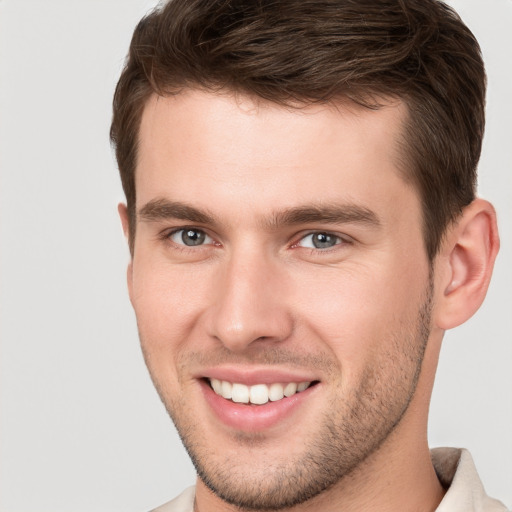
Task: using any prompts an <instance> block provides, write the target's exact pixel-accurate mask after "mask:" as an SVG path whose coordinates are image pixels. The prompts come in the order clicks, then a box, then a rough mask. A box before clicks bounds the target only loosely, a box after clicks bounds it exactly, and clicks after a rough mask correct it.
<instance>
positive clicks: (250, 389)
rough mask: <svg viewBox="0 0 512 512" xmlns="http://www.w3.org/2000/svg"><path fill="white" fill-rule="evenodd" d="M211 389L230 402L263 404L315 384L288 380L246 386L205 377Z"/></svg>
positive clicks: (286, 396)
mask: <svg viewBox="0 0 512 512" xmlns="http://www.w3.org/2000/svg"><path fill="white" fill-rule="evenodd" d="M206 380H207V382H208V383H209V384H210V387H211V388H212V389H213V391H214V392H215V393H216V394H217V395H219V396H221V397H222V398H225V399H226V400H231V401H232V402H235V403H239V404H253V405H264V404H266V403H267V402H269V401H270V402H277V401H279V400H282V399H283V398H289V397H291V396H293V395H295V394H297V393H301V392H302V391H305V390H306V389H308V388H309V387H311V386H313V385H315V384H317V382H318V381H313V382H288V383H286V384H282V383H279V382H276V383H274V384H255V385H253V386H247V385H245V384H240V383H237V382H229V381H226V380H219V379H213V378H211V379H206Z"/></svg>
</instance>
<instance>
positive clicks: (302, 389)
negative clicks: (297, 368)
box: [297, 382, 310, 393]
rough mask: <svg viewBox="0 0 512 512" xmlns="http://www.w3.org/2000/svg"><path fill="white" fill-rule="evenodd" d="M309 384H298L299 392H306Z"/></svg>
mask: <svg viewBox="0 0 512 512" xmlns="http://www.w3.org/2000/svg"><path fill="white" fill-rule="evenodd" d="M309 384H310V383H309V382H300V383H299V384H297V392H298V393H300V392H301V391H305V390H306V389H308V387H309Z"/></svg>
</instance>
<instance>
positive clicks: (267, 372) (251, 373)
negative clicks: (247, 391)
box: [197, 366, 320, 386]
mask: <svg viewBox="0 0 512 512" xmlns="http://www.w3.org/2000/svg"><path fill="white" fill-rule="evenodd" d="M197 378H199V379H218V380H223V381H228V382H231V383H234V382H236V383H239V384H245V385H246V386H254V385H256V384H274V383H276V382H279V383H288V382H297V383H299V382H313V381H318V380H320V379H319V378H318V376H317V375H313V374H312V373H311V372H308V371H306V370H301V371H297V370H289V369H283V368H269V367H266V368H253V367H246V368H243V367H227V366H218V367H214V368H208V369H205V370H204V371H202V372H201V373H200V374H198V375H197Z"/></svg>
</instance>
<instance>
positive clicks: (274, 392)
mask: <svg viewBox="0 0 512 512" xmlns="http://www.w3.org/2000/svg"><path fill="white" fill-rule="evenodd" d="M268 398H269V400H271V401H272V402H276V401H277V400H281V398H284V390H283V386H282V384H272V385H271V386H270V388H269V390H268Z"/></svg>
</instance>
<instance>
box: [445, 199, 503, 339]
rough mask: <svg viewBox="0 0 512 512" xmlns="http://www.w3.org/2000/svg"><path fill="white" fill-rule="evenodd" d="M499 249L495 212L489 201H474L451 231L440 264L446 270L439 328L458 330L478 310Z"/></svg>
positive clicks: (450, 228) (446, 238)
mask: <svg viewBox="0 0 512 512" xmlns="http://www.w3.org/2000/svg"><path fill="white" fill-rule="evenodd" d="M498 249H499V237H498V228H497V223H496V212H495V210H494V208H493V206H492V205H491V204H490V203H489V202H488V201H484V200H483V199H475V200H474V201H473V202H472V203H471V204H470V205H469V206H467V207H466V208H465V209H464V211H463V214H462V216H461V217H460V218H459V219H458V221H457V222H456V223H455V224H454V225H453V226H452V227H449V228H448V233H447V235H446V237H445V241H444V243H443V247H442V249H441V254H440V256H439V259H438V262H437V263H438V264H439V265H441V266H442V267H443V268H442V269H441V272H440V275H442V276H443V277H442V280H441V282H440V283H439V285H440V293H439V295H438V298H437V302H438V304H437V307H436V318H435V320H436V324H437V326H438V327H440V328H442V329H445V330H446V329H451V328H453V327H456V326H457V325H460V324H461V323H463V322H465V321H466V320H468V319H469V318H470V317H471V316H472V315H473V314H474V313H475V312H476V311H477V310H478V308H479V307H480V305H481V304H482V302H483V300H484V298H485V295H486V293H487V289H488V287H489V282H490V279H491V275H492V270H493V267H494V260H495V259H496V255H497V253H498Z"/></svg>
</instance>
